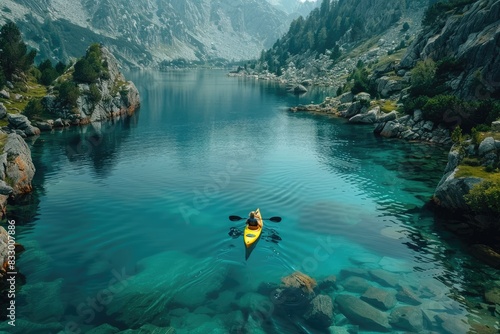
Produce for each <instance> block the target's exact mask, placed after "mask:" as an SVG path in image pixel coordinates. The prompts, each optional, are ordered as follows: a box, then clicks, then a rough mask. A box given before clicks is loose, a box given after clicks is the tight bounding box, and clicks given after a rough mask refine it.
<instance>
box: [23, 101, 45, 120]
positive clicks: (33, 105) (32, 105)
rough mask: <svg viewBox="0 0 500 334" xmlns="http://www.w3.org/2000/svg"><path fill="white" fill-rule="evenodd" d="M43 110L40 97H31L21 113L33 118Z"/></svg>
mask: <svg viewBox="0 0 500 334" xmlns="http://www.w3.org/2000/svg"><path fill="white" fill-rule="evenodd" d="M44 111H45V108H44V106H43V104H42V100H41V99H37V98H33V99H31V100H30V101H29V102H28V104H27V105H26V107H25V108H24V110H23V114H24V115H25V116H26V117H28V118H30V119H31V118H33V117H34V116H36V115H40V114H42V113H43V112H44Z"/></svg>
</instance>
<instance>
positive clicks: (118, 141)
mask: <svg viewBox="0 0 500 334" xmlns="http://www.w3.org/2000/svg"><path fill="white" fill-rule="evenodd" d="M127 77H128V78H129V79H131V80H133V81H134V82H135V84H136V85H137V87H138V89H139V91H140V94H141V98H142V107H141V109H140V111H139V112H137V113H136V114H134V115H133V116H132V117H130V118H126V119H120V120H117V121H115V122H109V123H99V124H94V125H89V126H87V127H83V128H72V129H66V130H56V131H54V132H53V133H51V134H43V135H42V136H41V137H39V138H37V139H36V140H35V141H32V142H31V143H30V144H31V149H32V154H33V159H34V163H35V166H36V168H37V173H36V176H35V180H34V186H35V193H34V194H33V195H32V196H30V197H29V198H28V199H27V200H26V203H25V204H24V205H21V206H16V207H12V208H11V218H14V219H16V223H17V235H18V239H19V242H21V243H22V244H23V245H24V246H25V248H26V251H25V252H24V253H23V254H21V256H19V258H18V267H19V271H20V272H21V273H22V275H23V276H24V277H21V276H18V282H17V285H18V290H19V292H18V294H17V297H16V298H17V299H16V303H17V326H16V327H15V328H12V327H9V326H7V325H6V324H5V323H4V324H3V326H2V327H1V328H3V329H4V330H7V331H8V332H18V333H60V332H63V333H64V332H65V333H78V332H81V333H85V332H88V331H91V330H95V332H94V333H107V331H106V326H113V327H115V328H116V329H117V330H126V329H138V328H140V327H141V326H146V327H147V326H156V327H160V328H163V329H161V330H160V332H167V329H166V328H167V327H173V328H175V330H176V332H177V333H328V332H329V330H328V329H327V327H325V326H319V325H318V324H317V323H315V322H314V321H307V320H306V317H305V313H307V308H308V306H307V305H302V306H300V307H290V306H289V305H287V303H286V302H281V301H279V300H278V301H277V300H276V299H275V298H274V297H275V296H276V293H275V290H274V288H276V287H277V285H279V284H280V281H281V278H282V277H284V276H287V275H290V274H292V273H293V272H294V271H301V272H302V273H305V274H307V275H309V276H310V277H312V278H314V279H315V280H316V281H317V282H318V283H321V282H322V281H323V280H324V279H325V278H326V277H328V276H331V275H335V276H336V285H335V287H333V288H332V287H330V288H326V287H325V285H322V286H323V287H318V288H316V290H315V293H316V294H323V295H328V296H329V297H331V298H332V299H333V300H335V298H336V297H337V296H338V295H353V296H356V297H360V296H361V295H363V293H364V292H363V291H360V290H359V289H362V288H359V286H358V287H357V288H356V287H353V286H352V281H353V277H355V278H361V279H362V280H364V281H362V284H367V285H368V286H371V287H373V288H376V289H378V291H383V292H385V293H389V294H391V295H393V296H395V295H396V293H397V292H398V291H399V292H400V290H401V289H402V288H403V287H404V288H405V289H407V290H409V291H411V292H412V295H414V296H415V297H416V298H417V299H418V300H419V304H418V306H415V307H414V309H415V308H416V309H418V310H419V311H420V312H421V313H418V314H419V316H418V317H417V318H418V320H417V323H416V324H414V323H412V324H411V326H413V327H405V325H402V323H401V322H400V323H399V324H396V325H395V324H391V325H390V326H389V327H388V328H389V329H388V330H389V331H391V332H401V333H403V332H405V331H408V330H411V329H413V330H414V331H415V330H417V329H418V330H419V331H435V332H438V333H450V332H453V333H462V332H463V333H465V332H467V331H469V330H470V331H472V332H475V330H476V327H477V326H478V324H490V325H491V326H494V325H495V319H494V318H492V317H489V316H488V314H487V312H486V313H484V312H479V311H477V310H475V309H474V308H473V307H472V306H471V305H473V304H474V303H475V302H477V301H479V300H480V297H481V296H482V293H483V292H482V290H481V286H482V285H483V284H484V283H485V282H486V280H487V279H493V278H494V276H493V274H491V272H490V271H489V270H488V268H486V267H484V266H482V265H480V264H477V263H475V261H474V260H472V259H471V258H469V257H468V256H467V255H466V254H465V253H464V252H463V251H462V249H461V247H462V246H461V245H460V244H459V243H458V242H455V241H454V238H453V236H450V235H448V234H447V233H446V232H445V231H441V230H440V229H439V228H438V227H436V225H435V224H434V218H433V215H432V213H431V212H429V211H427V210H426V209H425V208H424V205H425V203H426V202H427V201H428V200H429V198H430V196H431V195H432V193H433V191H434V188H435V186H436V184H437V183H438V181H439V179H440V177H441V175H442V171H443V169H444V167H445V165H446V157H447V148H443V147H436V146H431V145H428V144H420V143H408V142H404V141H400V140H388V139H381V138H377V137H374V136H373V133H372V127H371V126H359V125H351V124H346V122H345V120H341V119H334V118H327V117H323V116H316V115H311V114H303V113H290V112H288V111H287V107H289V106H293V105H296V104H300V103H303V104H304V103H309V102H311V101H314V102H320V101H322V100H323V98H324V97H325V96H327V95H328V94H329V93H330V92H328V91H327V90H325V89H316V90H312V91H311V92H309V93H307V94H306V95H303V96H300V97H297V96H294V95H290V94H287V93H286V91H285V89H284V88H283V87H280V86H279V85H276V84H274V83H271V82H266V81H255V80H253V79H243V78H231V77H227V76H226V75H225V73H224V72H222V71H202V70H200V71H191V72H188V71H179V72H169V73H155V72H149V71H143V72H140V71H138V72H132V73H127ZM257 207H259V208H261V211H262V214H263V216H264V218H269V217H271V216H280V217H282V221H281V222H280V223H274V222H271V221H265V230H264V232H263V237H262V238H261V240H260V241H259V243H258V244H257V245H256V247H255V249H254V250H253V251H252V253H251V254H250V257H249V258H248V260H245V249H244V245H243V240H242V237H241V236H240V237H239V238H232V237H231V236H230V235H229V232H230V231H231V228H237V229H242V228H243V225H244V221H241V222H231V221H229V220H228V216H229V215H240V216H242V217H244V216H246V215H247V214H248V212H249V211H250V210H253V209H255V208H257ZM377 272H382V273H384V275H385V276H389V277H391V278H392V279H393V280H395V282H396V283H394V284H391V283H388V282H387V280H385V281H384V280H381V279H380V278H379V277H378V276H377V275H376V273H377ZM377 277H378V278H377ZM359 284H361V283H359V282H358V285H359ZM409 305H410V304H408V303H407V302H405V301H401V300H398V301H397V303H396V304H395V305H393V306H391V307H389V309H386V310H381V312H382V314H383V315H382V317H387V318H388V319H389V316H390V315H391V313H392V312H394V310H395V309H397V308H398V307H406V306H409ZM414 309H413V311H412V312H414V311H415V310H414ZM344 313H345V312H343V311H342V310H340V309H339V307H337V306H335V308H334V312H333V320H332V322H331V324H330V325H331V326H335V328H331V331H332V332H339V333H341V332H342V331H347V330H351V332H352V331H354V332H356V331H359V332H360V333H371V332H376V331H378V330H380V329H379V328H377V326H374V325H373V324H371V323H369V322H366V321H365V320H356V319H355V318H354V317H352V316H350V317H349V316H348V317H347V318H346V316H345V315H344ZM393 318H394V316H393ZM407 326H410V325H407ZM146 327H143V328H142V329H143V331H145V330H146ZM96 328H97V329H96ZM150 328H153V327H150ZM450 328H451V329H450ZM111 332H113V331H111ZM115 332H116V331H115Z"/></svg>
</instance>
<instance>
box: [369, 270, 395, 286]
mask: <svg viewBox="0 0 500 334" xmlns="http://www.w3.org/2000/svg"><path fill="white" fill-rule="evenodd" d="M370 275H371V277H372V278H373V280H374V281H375V282H377V283H379V284H381V285H383V286H387V287H390V288H396V287H398V286H399V276H398V275H396V274H394V273H391V272H389V271H387V270H383V269H373V270H370Z"/></svg>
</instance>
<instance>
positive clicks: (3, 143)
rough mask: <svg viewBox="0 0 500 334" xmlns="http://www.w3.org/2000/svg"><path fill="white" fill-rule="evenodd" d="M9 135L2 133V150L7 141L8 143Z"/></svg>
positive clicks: (0, 136)
mask: <svg viewBox="0 0 500 334" xmlns="http://www.w3.org/2000/svg"><path fill="white" fill-rule="evenodd" d="M7 137H8V135H7V134H6V133H0V152H3V149H4V147H5V143H7Z"/></svg>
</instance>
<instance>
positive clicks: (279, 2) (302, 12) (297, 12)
mask: <svg viewBox="0 0 500 334" xmlns="http://www.w3.org/2000/svg"><path fill="white" fill-rule="evenodd" d="M268 2H269V3H270V4H271V5H273V6H275V7H277V8H278V9H280V10H282V11H284V12H285V13H287V14H289V15H292V16H297V17H298V16H304V17H306V16H307V15H308V14H309V13H310V12H311V11H312V10H313V9H314V8H316V7H317V6H318V4H319V1H299V0H268Z"/></svg>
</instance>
